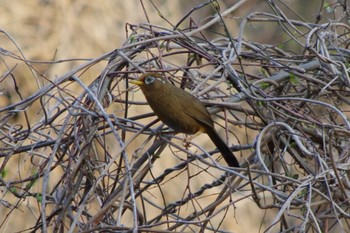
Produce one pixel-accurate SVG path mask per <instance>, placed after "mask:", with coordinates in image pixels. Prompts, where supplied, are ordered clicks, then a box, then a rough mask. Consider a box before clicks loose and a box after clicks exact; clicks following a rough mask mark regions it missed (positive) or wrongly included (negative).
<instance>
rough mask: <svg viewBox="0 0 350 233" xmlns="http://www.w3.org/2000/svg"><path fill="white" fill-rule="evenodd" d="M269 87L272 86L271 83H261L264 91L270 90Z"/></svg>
mask: <svg viewBox="0 0 350 233" xmlns="http://www.w3.org/2000/svg"><path fill="white" fill-rule="evenodd" d="M269 86H270V83H267V82H262V83H260V88H262V89H264V88H268V87H269Z"/></svg>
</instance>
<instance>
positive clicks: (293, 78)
mask: <svg viewBox="0 0 350 233" xmlns="http://www.w3.org/2000/svg"><path fill="white" fill-rule="evenodd" d="M289 82H291V83H292V84H299V78H298V77H297V76H295V75H294V74H290V75H289Z"/></svg>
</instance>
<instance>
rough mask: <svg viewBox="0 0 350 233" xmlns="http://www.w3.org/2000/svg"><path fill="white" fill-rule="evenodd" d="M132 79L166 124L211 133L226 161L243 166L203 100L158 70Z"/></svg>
mask: <svg viewBox="0 0 350 233" xmlns="http://www.w3.org/2000/svg"><path fill="white" fill-rule="evenodd" d="M130 82H131V83H133V84H136V85H138V86H140V88H141V90H142V92H143V94H144V95H145V97H146V99H147V102H148V104H149V105H150V107H151V108H152V110H153V111H154V113H155V114H156V115H157V116H158V118H159V119H160V120H161V121H162V122H163V123H165V124H166V125H168V126H169V127H170V128H172V129H174V130H175V131H177V132H180V133H185V134H199V133H206V134H208V135H209V137H210V139H211V140H212V141H213V143H214V144H215V145H216V147H217V148H218V150H219V151H220V153H221V154H222V156H223V157H224V159H225V161H226V163H227V164H228V165H229V166H231V167H239V163H238V161H237V159H236V157H235V156H234V154H233V153H232V152H231V150H230V148H229V147H228V146H227V145H226V143H225V142H224V141H223V140H222V139H221V137H220V136H219V135H218V133H217V132H216V130H215V128H214V123H213V120H212V119H211V117H210V114H209V112H208V110H207V109H206V107H205V106H204V105H203V103H202V102H201V101H200V100H199V99H197V98H196V97H194V96H193V95H191V94H190V93H188V92H186V91H184V90H183V89H181V88H178V87H176V86H174V85H172V84H171V83H170V82H168V81H167V80H166V79H164V78H163V76H162V75H160V74H158V73H146V74H143V75H141V76H140V77H139V78H138V80H132V81H130Z"/></svg>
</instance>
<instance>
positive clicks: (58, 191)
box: [0, 1, 350, 232]
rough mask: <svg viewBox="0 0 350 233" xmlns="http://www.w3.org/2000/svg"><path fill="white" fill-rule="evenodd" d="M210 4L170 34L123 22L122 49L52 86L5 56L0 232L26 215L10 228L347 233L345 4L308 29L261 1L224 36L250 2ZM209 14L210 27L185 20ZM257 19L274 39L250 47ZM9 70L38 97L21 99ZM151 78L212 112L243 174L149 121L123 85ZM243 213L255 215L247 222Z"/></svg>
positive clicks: (208, 149)
mask: <svg viewBox="0 0 350 233" xmlns="http://www.w3.org/2000/svg"><path fill="white" fill-rule="evenodd" d="M219 3H220V2H217V1H208V2H206V3H203V4H201V5H197V6H196V7H195V8H193V9H192V11H189V14H187V15H185V16H184V17H183V18H182V19H181V20H179V21H178V24H175V25H174V24H170V23H169V26H168V27H164V26H160V25H156V24H153V23H151V22H145V23H140V24H127V25H126V34H127V38H126V40H125V43H124V44H123V45H122V46H120V47H119V48H117V49H116V50H114V51H111V52H108V53H106V54H104V55H102V56H100V57H96V58H95V59H92V60H88V61H86V62H84V63H82V64H80V65H77V66H75V67H74V68H72V69H70V70H69V71H68V72H67V73H65V74H62V75H60V76H58V77H56V78H53V77H47V76H46V75H45V74H44V73H41V72H39V71H38V70H36V68H35V67H36V65H37V63H35V62H33V61H30V60H26V59H24V56H23V55H21V54H20V53H12V52H10V51H8V50H6V48H2V50H1V63H2V64H1V65H2V70H3V71H2V75H1V79H0V81H1V82H3V83H5V82H6V83H7V84H6V85H7V87H8V88H9V89H11V90H14V93H11V95H14V96H12V97H11V98H12V99H15V101H12V103H9V104H6V105H4V106H2V107H1V109H0V114H1V115H0V117H1V118H0V119H1V121H0V123H1V124H0V129H1V130H0V137H1V144H0V145H1V148H0V162H1V167H0V171H1V178H0V189H1V195H2V196H1V199H0V206H1V209H3V213H4V214H3V217H2V218H1V221H2V222H1V225H0V226H1V227H0V228H1V229H6V224H8V222H10V221H13V220H12V219H13V218H14V215H17V212H22V211H24V212H28V213H30V215H29V216H30V217H29V218H28V221H30V224H29V226H27V228H26V229H21V231H25V230H26V231H39V230H40V231H44V232H46V231H49V232H73V231H76V230H78V231H80V232H95V231H104V232H108V231H114V232H116V231H133V232H137V231H140V232H146V231H156V232H161V231H164V232H168V231H172V232H204V231H206V232H210V231H214V232H224V231H225V230H226V231H235V230H236V231H237V232H238V229H243V228H240V227H241V226H240V224H248V225H249V224H250V225H255V226H259V224H261V228H260V230H261V231H266V232H341V231H344V232H345V231H348V230H349V226H348V224H349V213H348V212H349V206H350V205H349V195H350V193H349V188H350V183H349V177H348V174H349V147H350V143H349V135H350V122H349V120H348V115H349V114H348V110H349V102H350V99H349V94H350V92H349V88H350V79H349V61H350V50H349V47H350V40H349V37H350V27H349V25H348V24H347V23H346V20H349V17H350V16H349V13H348V12H349V6H348V5H346V1H339V2H337V3H336V4H334V5H332V6H328V7H330V9H333V10H337V11H338V15H340V16H339V17H337V18H335V19H333V20H332V21H328V22H323V21H324V20H321V21H318V22H312V23H311V22H307V21H305V20H303V19H302V17H301V16H300V17H293V18H291V17H287V16H286V13H285V12H284V11H282V10H281V9H280V8H279V6H278V5H275V4H272V3H271V2H269V1H268V2H267V3H270V5H269V6H270V8H271V10H272V12H274V13H273V14H271V13H263V12H252V13H250V14H249V15H247V16H246V17H244V18H240V21H239V29H240V31H239V33H238V36H237V37H233V36H231V33H230V28H228V27H227V21H231V20H233V19H232V18H231V17H230V15H231V14H232V12H234V11H237V10H239V9H240V8H241V7H243V4H244V3H245V1H240V2H238V3H237V4H236V5H231V6H229V7H228V8H227V9H221V8H220V7H219ZM154 7H155V6H154ZM346 7H347V8H346ZM204 8H210V9H211V10H212V11H213V15H212V16H211V17H208V18H207V19H206V20H205V21H201V22H194V21H193V20H191V14H192V13H193V12H196V11H199V10H201V9H204ZM325 9H326V7H325V6H322V7H321V8H320V11H319V15H320V17H321V15H322V14H321V13H322V12H323V11H324V10H325ZM339 11H342V13H339ZM144 13H145V14H146V15H149V14H150V13H149V12H147V11H145V12H144ZM159 15H160V16H161V17H163V20H165V21H166V16H164V15H162V14H161V12H159ZM252 22H254V23H262V24H271V25H274V27H275V28H278V30H280V33H281V34H283V37H285V39H284V40H283V41H278V43H275V44H266V43H265V44H264V43H259V42H256V41H248V40H246V39H245V34H244V30H245V29H246V28H247V27H249V24H250V23H252ZM185 26H186V27H185ZM209 30H210V31H211V32H212V31H213V30H215V32H216V33H211V34H210V36H208V34H207V32H208V31H209ZM281 37H282V36H281ZM291 48H292V49H291ZM106 60H108V64H107V65H106V66H105V68H104V70H103V71H102V72H101V73H100V75H99V76H98V77H96V78H94V79H93V80H92V81H87V80H88V79H85V77H86V76H85V75H86V74H87V73H88V72H89V71H90V70H91V68H93V67H94V66H97V65H98V64H100V63H103V62H105V61H106ZM13 61H15V62H16V63H19V64H21V65H22V66H26V67H27V68H28V69H29V70H30V72H31V75H33V77H35V79H34V80H39V81H38V82H39V83H41V82H43V81H42V80H44V83H45V85H43V86H41V87H40V88H38V89H37V90H36V91H35V92H34V93H33V94H31V95H28V97H24V96H22V89H23V88H24V87H23V86H22V87H19V86H18V85H17V78H18V77H17V76H16V69H18V67H17V66H16V65H14V66H9V65H8V64H10V63H12V62H13ZM60 62H69V61H60ZM60 62H56V61H54V62H52V64H53V65H54V64H55V63H57V64H59V63H60ZM4 67H6V69H4ZM149 70H152V71H156V72H162V73H164V74H165V75H166V76H167V77H169V80H171V81H172V82H173V83H174V85H177V86H179V87H182V88H184V89H186V90H187V91H189V92H192V93H193V94H195V95H197V96H198V97H199V98H200V99H201V100H202V101H203V102H205V103H206V104H207V106H208V108H209V109H210V111H211V113H212V114H213V116H215V117H213V118H214V119H215V121H216V128H217V129H218V131H219V132H220V134H221V135H222V136H223V137H224V138H225V139H226V140H228V142H229V145H230V146H231V148H232V150H233V151H234V152H235V154H236V155H237V156H238V157H239V159H240V161H241V162H242V163H241V164H242V165H241V168H239V169H231V168H229V167H226V166H225V164H224V163H222V162H221V161H220V159H219V158H220V154H218V153H217V151H216V150H215V148H213V146H212V145H211V144H209V143H208V145H207V144H206V143H205V141H204V139H206V138H205V136H203V137H200V138H199V139H194V140H193V141H192V143H191V146H190V147H189V148H188V147H184V146H183V144H182V142H183V137H182V135H181V134H173V133H172V132H171V130H170V129H167V127H166V126H163V125H162V124H161V123H160V122H158V121H157V120H156V117H154V114H153V113H152V111H151V110H150V109H149V108H148V107H147V103H146V102H145V100H144V98H143V96H142V95H141V94H140V91H139V90H137V89H135V88H134V87H132V86H129V84H128V80H130V79H134V78H137V77H138V76H139V75H140V74H141V73H142V72H145V71H149ZM39 86H40V85H39ZM1 91H2V93H6V92H5V91H6V90H5V89H3V88H2V90H1ZM33 108H34V109H40V111H33V110H31V109H33ZM20 120H21V121H20ZM22 122H23V123H22ZM249 202H250V203H255V204H256V206H257V207H258V209H259V210H258V211H257V212H256V215H255V216H253V214H251V213H250V219H249V220H244V219H242V218H240V216H239V215H241V216H243V214H244V211H245V207H244V205H246V204H247V203H249ZM23 206H26V207H23ZM245 216H246V215H245ZM263 221H264V224H262V223H261V222H263ZM243 222H248V223H243ZM256 229H257V228H256Z"/></svg>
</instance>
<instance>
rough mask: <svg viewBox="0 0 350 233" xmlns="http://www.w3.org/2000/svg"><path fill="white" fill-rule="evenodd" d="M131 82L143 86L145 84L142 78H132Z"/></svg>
mask: <svg viewBox="0 0 350 233" xmlns="http://www.w3.org/2000/svg"><path fill="white" fill-rule="evenodd" d="M130 82H131V83H132V84H136V85H138V86H142V85H143V82H142V81H140V80H130Z"/></svg>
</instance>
